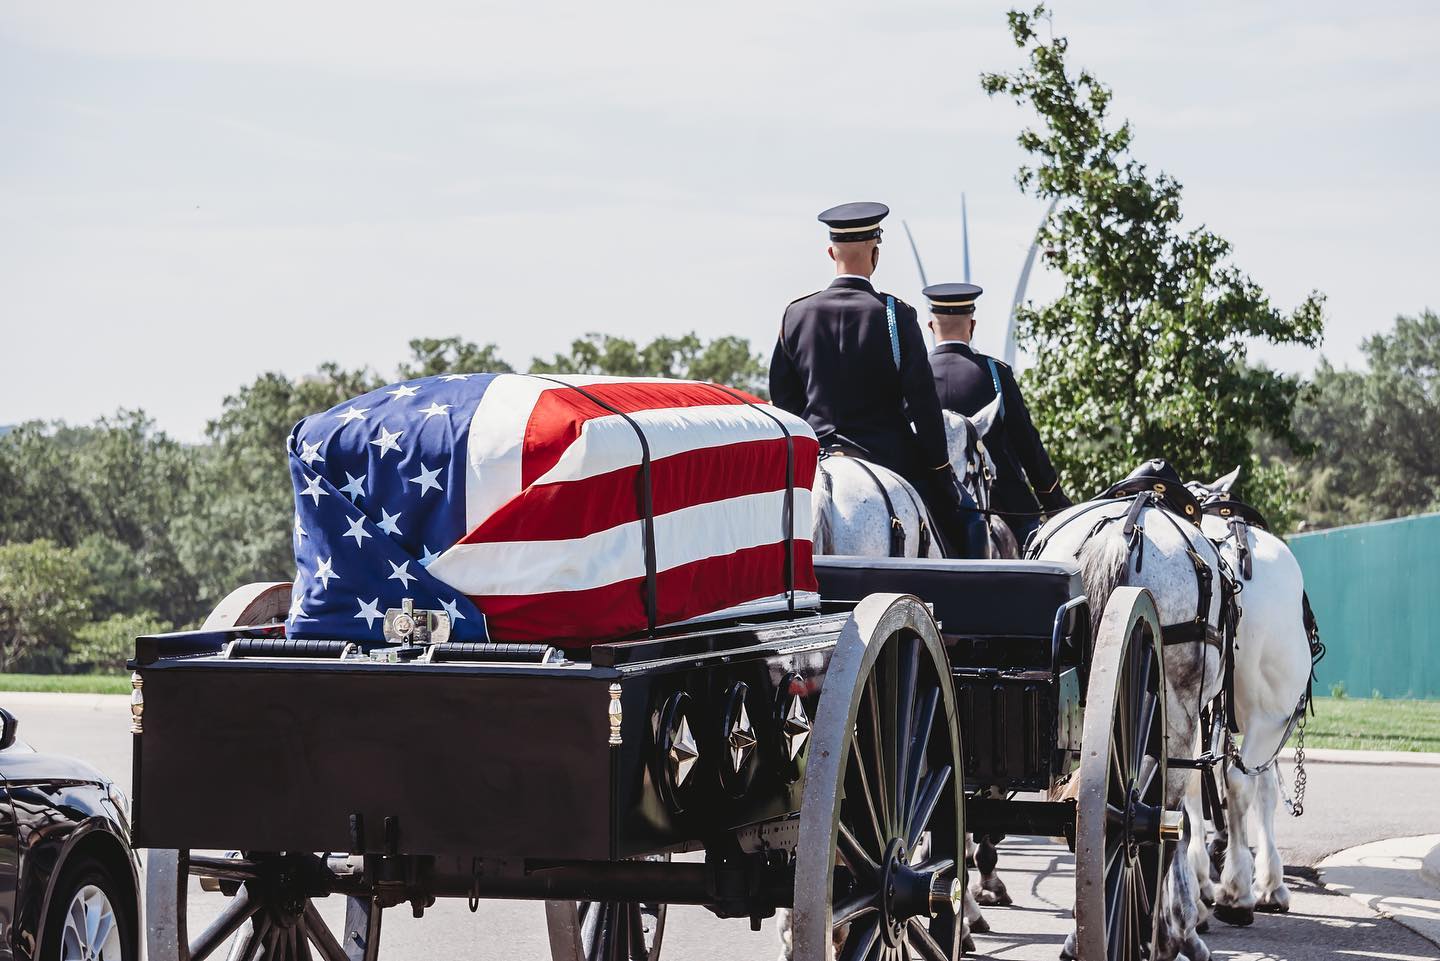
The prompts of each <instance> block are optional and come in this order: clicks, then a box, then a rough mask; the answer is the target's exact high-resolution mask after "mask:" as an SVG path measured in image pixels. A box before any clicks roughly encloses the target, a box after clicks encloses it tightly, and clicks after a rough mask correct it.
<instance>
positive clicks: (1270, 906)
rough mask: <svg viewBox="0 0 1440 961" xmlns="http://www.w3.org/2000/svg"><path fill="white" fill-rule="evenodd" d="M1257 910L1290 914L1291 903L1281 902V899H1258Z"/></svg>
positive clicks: (1267, 912)
mask: <svg viewBox="0 0 1440 961" xmlns="http://www.w3.org/2000/svg"><path fill="white" fill-rule="evenodd" d="M1255 910H1256V911H1264V912H1265V913H1266V914H1289V913H1290V905H1288V904H1281V903H1280V902H1279V901H1257V902H1256V903H1255Z"/></svg>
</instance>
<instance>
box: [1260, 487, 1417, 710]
mask: <svg viewBox="0 0 1440 961" xmlns="http://www.w3.org/2000/svg"><path fill="white" fill-rule="evenodd" d="M1288 542H1289V544H1290V549H1291V550H1293V551H1294V552H1295V556H1296V557H1297V558H1298V559H1299V561H1300V567H1301V568H1302V569H1303V570H1304V571H1305V590H1306V591H1307V592H1308V593H1309V595H1310V604H1311V606H1312V607H1313V608H1314V609H1315V618H1316V620H1318V621H1319V622H1320V638H1321V640H1323V641H1324V642H1325V647H1326V649H1327V653H1326V655H1325V660H1323V661H1321V662H1320V666H1319V668H1318V670H1317V676H1318V678H1319V683H1318V685H1317V688H1318V690H1317V693H1319V694H1328V693H1329V692H1330V687H1331V685H1332V684H1335V683H1336V682H1341V683H1343V684H1344V685H1345V690H1346V691H1347V692H1348V693H1349V694H1350V695H1351V696H1352V697H1369V696H1370V695H1371V694H1372V693H1373V692H1376V691H1378V692H1379V693H1380V694H1381V695H1382V696H1384V697H1433V698H1440V514H1422V515H1420V516H1419V517H1404V518H1400V519H1399V520H1393V521H1379V522H1377V523H1374V524H1358V525H1356V526H1354V527H1337V528H1335V529H1334V530H1328V531H1318V532H1316V533H1314V534H1296V535H1293V536H1292V537H1290V538H1289V539H1288Z"/></svg>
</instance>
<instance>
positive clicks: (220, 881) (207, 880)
mask: <svg viewBox="0 0 1440 961" xmlns="http://www.w3.org/2000/svg"><path fill="white" fill-rule="evenodd" d="M291 590H292V585H290V584H288V583H261V584H247V585H245V586H244V587H241V588H237V589H236V590H234V591H232V592H231V593H230V595H229V596H228V597H226V598H225V599H224V600H223V601H221V602H220V604H219V605H217V606H216V608H215V610H214V611H212V612H211V614H210V616H209V617H208V618H206V619H205V626H204V629H205V630H225V629H227V628H231V627H252V626H260V625H265V624H275V623H279V622H280V621H282V620H283V619H284V618H285V613H286V610H287V609H288V607H289V604H290V592H291ZM192 878H199V879H200V887H201V888H202V890H205V891H208V892H211V893H214V894H215V895H216V897H217V898H225V900H224V901H223V907H221V909H220V912H219V914H218V915H217V916H216V917H215V918H214V920H213V921H211V922H210V923H209V924H208V925H207V926H206V927H205V929H204V930H203V931H201V932H200V933H199V934H197V935H194V936H192V935H191V933H190V930H189V917H188V915H189V910H190V893H191V888H192ZM330 880H331V879H330V874H329V871H328V870H327V869H326V867H325V864H324V863H323V861H321V859H320V858H319V857H317V856H315V855H310V854H291V855H258V854H257V855H253V856H246V857H242V856H224V855H214V856H209V855H201V854H199V853H196V852H190V851H170V850H160V849H152V850H149V851H147V852H146V853H145V913H146V919H145V920H146V924H145V928H146V942H145V944H146V952H147V956H148V957H149V958H150V961H205V959H206V958H211V957H216V958H218V957H225V958H227V959H228V961H252V959H260V958H263V959H264V961H312V959H315V958H321V959H324V961H372V959H374V958H375V957H376V952H377V951H378V950H379V936H380V916H381V915H380V908H379V907H378V906H377V905H375V904H373V902H371V901H370V900H369V899H367V898H348V899H347V902H348V904H347V908H346V914H345V932H346V933H345V936H344V938H343V941H344V947H343V948H342V947H341V940H340V939H337V938H336V937H335V935H334V933H333V932H331V930H330V928H329V927H328V926H327V925H326V923H325V921H324V919H322V918H321V917H320V914H319V912H318V911H316V909H315V906H314V904H313V903H312V899H313V898H316V897H323V896H325V895H328V894H329V893H330V891H329V882H330ZM221 948H224V949H225V953H224V954H223V955H222V954H221V953H220V950H221Z"/></svg>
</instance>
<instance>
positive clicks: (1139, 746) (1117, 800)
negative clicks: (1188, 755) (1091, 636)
mask: <svg viewBox="0 0 1440 961" xmlns="http://www.w3.org/2000/svg"><path fill="white" fill-rule="evenodd" d="M1162 650H1163V648H1162V646H1161V643H1160V618H1159V616H1158V615H1157V614H1156V611H1155V601H1154V599H1153V598H1151V596H1150V593H1149V592H1148V591H1145V590H1141V589H1140V588H1136V587H1121V588H1117V589H1116V590H1115V592H1114V593H1113V594H1112V595H1111V596H1110V600H1109V602H1108V603H1107V604H1106V605H1105V615H1104V617H1103V618H1102V619H1101V621H1100V629H1099V632H1098V633H1097V634H1096V638H1095V653H1094V656H1093V658H1092V660H1091V666H1090V683H1089V687H1088V689H1087V692H1086V703H1085V726H1084V729H1083V732H1082V735H1081V759H1080V772H1079V777H1080V790H1079V799H1078V800H1079V807H1078V811H1077V812H1076V840H1075V925H1076V930H1075V936H1076V942H1075V947H1076V949H1077V950H1076V955H1077V956H1078V957H1080V958H1083V959H1085V961H1138V959H1141V958H1153V957H1155V949H1156V940H1157V936H1158V934H1159V925H1160V891H1161V884H1162V882H1163V878H1164V872H1165V867H1166V865H1167V858H1166V856H1165V847H1166V845H1165V843H1164V839H1163V837H1162V834H1163V833H1165V830H1166V825H1167V824H1169V825H1173V823H1174V818H1173V816H1172V817H1171V818H1169V819H1167V818H1166V816H1165V813H1166V812H1165V766H1166V765H1165V758H1166V744H1165V730H1166V729H1165V664H1164V658H1163V655H1162Z"/></svg>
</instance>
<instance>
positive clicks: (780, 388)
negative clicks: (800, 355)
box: [770, 320, 805, 417]
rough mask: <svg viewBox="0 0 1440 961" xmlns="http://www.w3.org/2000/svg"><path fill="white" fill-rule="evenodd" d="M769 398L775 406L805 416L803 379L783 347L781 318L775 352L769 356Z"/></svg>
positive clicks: (783, 336) (798, 415)
mask: <svg viewBox="0 0 1440 961" xmlns="http://www.w3.org/2000/svg"><path fill="white" fill-rule="evenodd" d="M770 400H771V402H772V403H774V405H775V406H776V407H779V408H781V409H782V410H788V411H789V412H790V413H792V414H794V415H795V416H797V417H804V416H805V381H804V379H803V378H802V377H801V376H800V371H798V370H796V368H795V362H794V361H793V360H791V359H790V353H789V352H788V351H787V350H786V349H785V322H784V321H783V320H782V321H781V322H780V336H779V337H777V338H775V353H774V354H772V355H771V357H770Z"/></svg>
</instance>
